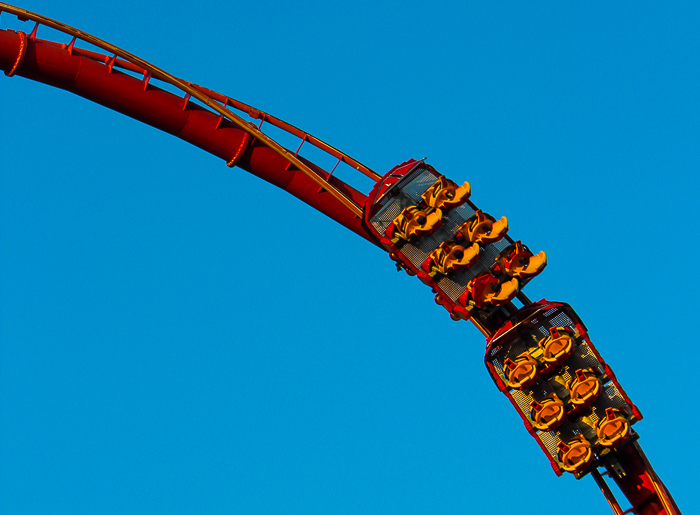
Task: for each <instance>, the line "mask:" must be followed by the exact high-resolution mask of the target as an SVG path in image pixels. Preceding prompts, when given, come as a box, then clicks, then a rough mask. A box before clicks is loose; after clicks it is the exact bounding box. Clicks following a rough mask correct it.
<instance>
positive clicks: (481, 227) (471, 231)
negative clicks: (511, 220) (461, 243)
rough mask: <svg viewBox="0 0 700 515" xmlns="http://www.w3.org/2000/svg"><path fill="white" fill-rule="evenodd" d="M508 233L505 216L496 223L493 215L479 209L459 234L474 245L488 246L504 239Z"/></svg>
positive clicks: (463, 225)
mask: <svg viewBox="0 0 700 515" xmlns="http://www.w3.org/2000/svg"><path fill="white" fill-rule="evenodd" d="M507 232H508V219H507V218H506V217H505V216H504V217H503V218H501V219H500V220H499V221H496V220H495V219H494V218H493V217H492V216H491V215H487V214H484V212H483V211H482V210H481V209H477V210H476V213H474V216H473V217H471V218H470V219H469V220H467V221H466V222H464V223H463V224H462V226H461V227H460V228H459V232H458V233H457V234H458V235H460V234H461V235H462V237H463V238H464V239H465V240H468V241H470V242H472V243H478V244H479V245H488V244H489V243H494V242H496V241H498V240H500V239H501V238H503V237H504V236H505V235H506V233H507Z"/></svg>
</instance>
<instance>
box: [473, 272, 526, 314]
mask: <svg viewBox="0 0 700 515" xmlns="http://www.w3.org/2000/svg"><path fill="white" fill-rule="evenodd" d="M518 288H519V284H518V280H517V279H515V278H512V279H510V280H508V281H505V282H503V283H500V282H499V280H498V279H496V277H494V276H493V275H492V274H491V273H489V272H485V273H483V274H481V275H479V276H477V277H475V278H474V279H472V280H471V281H469V283H468V284H467V289H466V291H465V294H464V295H462V297H460V299H466V297H465V295H466V294H469V296H470V297H471V298H472V300H473V301H474V304H476V307H477V308H479V309H482V308H483V307H484V305H485V304H491V305H492V306H500V305H501V304H506V303H508V302H510V301H511V300H513V297H515V296H516V295H517V293H518Z"/></svg>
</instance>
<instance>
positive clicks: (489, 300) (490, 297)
mask: <svg viewBox="0 0 700 515" xmlns="http://www.w3.org/2000/svg"><path fill="white" fill-rule="evenodd" d="M500 286H501V287H500V289H499V290H498V291H496V290H495V287H494V285H492V286H491V289H492V293H487V294H486V296H485V297H484V302H486V304H491V305H492V306H500V305H501V304H506V303H508V302H510V301H511V300H513V297H515V296H516V295H517V294H518V288H519V284H518V280H517V279H516V278H512V279H510V280H509V281H505V282H502V283H501V285H500Z"/></svg>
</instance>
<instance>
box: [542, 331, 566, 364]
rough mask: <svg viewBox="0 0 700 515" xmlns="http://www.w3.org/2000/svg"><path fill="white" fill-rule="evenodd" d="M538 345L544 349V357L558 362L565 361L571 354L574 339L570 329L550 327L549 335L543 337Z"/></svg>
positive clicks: (552, 361) (549, 361) (548, 361)
mask: <svg viewBox="0 0 700 515" xmlns="http://www.w3.org/2000/svg"><path fill="white" fill-rule="evenodd" d="M538 345H539V347H540V349H542V359H544V360H545V361H546V362H547V363H554V364H556V363H562V362H564V361H565V360H566V358H568V357H569V356H570V355H571V352H572V351H573V345H574V339H573V337H572V335H571V332H570V331H569V330H568V329H565V328H564V327H550V328H549V335H548V336H545V337H544V338H542V339H541V340H540V341H539V342H538Z"/></svg>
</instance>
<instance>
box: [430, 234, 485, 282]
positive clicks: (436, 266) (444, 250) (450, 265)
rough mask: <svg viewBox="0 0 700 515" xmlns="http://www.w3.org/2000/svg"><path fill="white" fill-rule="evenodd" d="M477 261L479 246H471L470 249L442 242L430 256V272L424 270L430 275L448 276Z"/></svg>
mask: <svg viewBox="0 0 700 515" xmlns="http://www.w3.org/2000/svg"><path fill="white" fill-rule="evenodd" d="M478 259H479V245H477V244H476V243H474V244H472V246H471V247H464V246H462V245H459V244H457V243H454V242H449V241H445V242H442V243H441V244H440V245H439V246H438V248H436V249H435V250H434V251H433V252H431V254H430V270H426V271H427V272H428V273H429V274H430V275H435V273H436V272H440V273H441V274H444V275H448V274H450V273H452V272H457V271H459V270H464V269H466V268H469V267H470V266H471V265H473V264H474V263H476V261H477V260H478Z"/></svg>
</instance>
